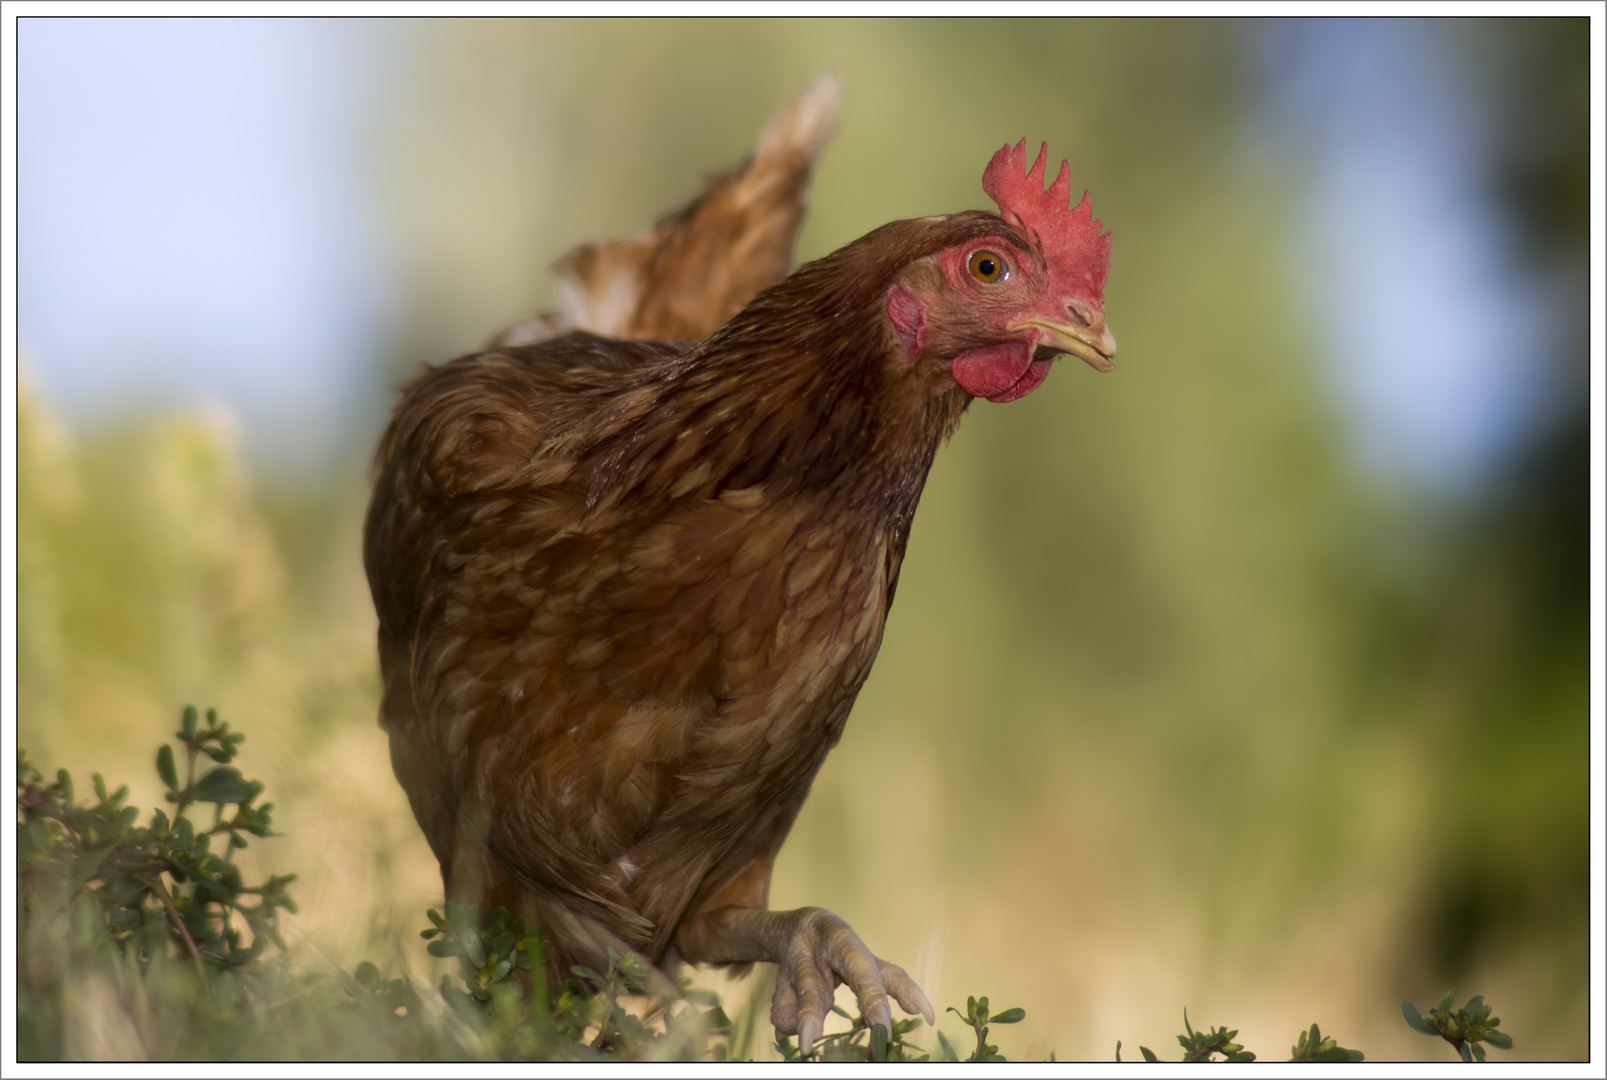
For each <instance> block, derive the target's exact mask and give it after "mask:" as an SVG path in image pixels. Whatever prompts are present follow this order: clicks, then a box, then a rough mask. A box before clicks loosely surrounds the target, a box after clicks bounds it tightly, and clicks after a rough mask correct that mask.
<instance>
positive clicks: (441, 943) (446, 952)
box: [425, 938, 463, 957]
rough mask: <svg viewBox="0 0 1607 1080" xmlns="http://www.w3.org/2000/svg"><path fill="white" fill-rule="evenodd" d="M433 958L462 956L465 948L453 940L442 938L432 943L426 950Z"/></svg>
mask: <svg viewBox="0 0 1607 1080" xmlns="http://www.w3.org/2000/svg"><path fill="white" fill-rule="evenodd" d="M425 951H427V952H428V953H429V954H430V955H431V956H441V957H447V956H462V955H463V948H462V946H460V945H459V944H458V943H457V942H455V941H453V940H452V939H451V938H441V939H440V940H438V941H432V942H430V944H429V946H428V947H427V948H426V950H425Z"/></svg>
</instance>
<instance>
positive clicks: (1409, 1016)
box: [1401, 1001, 1439, 1035]
mask: <svg viewBox="0 0 1607 1080" xmlns="http://www.w3.org/2000/svg"><path fill="white" fill-rule="evenodd" d="M1401 1015H1403V1016H1405V1017H1406V1022H1407V1023H1408V1024H1410V1025H1411V1026H1412V1030H1413V1031H1421V1032H1422V1033H1423V1034H1424V1035H1438V1034H1439V1032H1437V1031H1435V1030H1434V1026H1433V1025H1432V1024H1430V1023H1429V1022H1428V1021H1427V1020H1424V1019H1423V1014H1422V1013H1420V1012H1418V1011H1417V1006H1416V1005H1413V1004H1412V1003H1411V1002H1410V1001H1403V1002H1401Z"/></svg>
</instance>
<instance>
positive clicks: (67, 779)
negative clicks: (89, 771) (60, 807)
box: [56, 769, 73, 803]
mask: <svg viewBox="0 0 1607 1080" xmlns="http://www.w3.org/2000/svg"><path fill="white" fill-rule="evenodd" d="M56 786H57V787H59V788H61V797H62V798H63V799H65V800H67V801H68V802H69V803H70V802H72V801H73V778H72V777H71V776H69V775H67V770H66V769H57V770H56Z"/></svg>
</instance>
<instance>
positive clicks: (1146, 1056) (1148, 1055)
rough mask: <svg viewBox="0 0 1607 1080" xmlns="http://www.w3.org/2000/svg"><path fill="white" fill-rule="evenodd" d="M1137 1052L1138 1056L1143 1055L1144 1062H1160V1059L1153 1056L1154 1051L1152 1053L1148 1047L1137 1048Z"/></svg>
mask: <svg viewBox="0 0 1607 1080" xmlns="http://www.w3.org/2000/svg"><path fill="white" fill-rule="evenodd" d="M1138 1052H1139V1053H1140V1054H1143V1055H1144V1060H1145V1061H1149V1062H1157V1061H1160V1060H1161V1059H1160V1058H1158V1057H1156V1056H1155V1051H1153V1050H1151V1049H1150V1048H1149V1047H1147V1046H1140V1047H1139V1048H1138Z"/></svg>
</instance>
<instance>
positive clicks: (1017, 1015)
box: [988, 1009, 1027, 1024]
mask: <svg viewBox="0 0 1607 1080" xmlns="http://www.w3.org/2000/svg"><path fill="white" fill-rule="evenodd" d="M1026 1018H1027V1010H1025V1009H1006V1010H1004V1012H1002V1013H994V1014H993V1015H992V1016H990V1017H988V1023H990V1024H1019V1023H1021V1021H1023V1020H1025V1019H1026Z"/></svg>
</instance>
